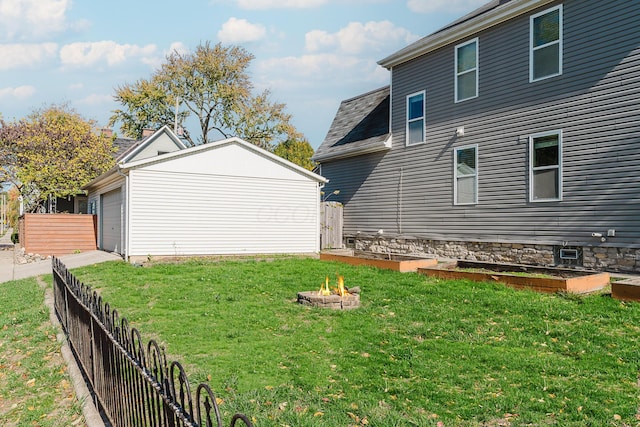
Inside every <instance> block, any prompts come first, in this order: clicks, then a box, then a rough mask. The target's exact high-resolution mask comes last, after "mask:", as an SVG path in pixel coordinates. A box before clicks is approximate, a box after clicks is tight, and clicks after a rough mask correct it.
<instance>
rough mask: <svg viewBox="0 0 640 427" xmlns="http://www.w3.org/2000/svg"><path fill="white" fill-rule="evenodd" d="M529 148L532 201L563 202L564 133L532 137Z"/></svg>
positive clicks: (557, 132)
mask: <svg viewBox="0 0 640 427" xmlns="http://www.w3.org/2000/svg"><path fill="white" fill-rule="evenodd" d="M529 146H530V159H529V164H530V165H531V167H530V174H529V182H530V186H531V189H530V200H531V201H532V202H545V201H554V200H562V132H560V131H553V132H546V133H541V134H537V135H532V136H531V138H530V144H529Z"/></svg>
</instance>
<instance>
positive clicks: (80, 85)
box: [69, 82, 84, 90]
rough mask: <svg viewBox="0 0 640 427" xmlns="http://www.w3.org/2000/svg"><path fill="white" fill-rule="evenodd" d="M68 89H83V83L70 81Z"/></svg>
mask: <svg viewBox="0 0 640 427" xmlns="http://www.w3.org/2000/svg"><path fill="white" fill-rule="evenodd" d="M69 89H71V90H80V89H84V83H81V82H80V83H72V84H70V85H69Z"/></svg>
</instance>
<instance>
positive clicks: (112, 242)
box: [100, 189, 122, 253]
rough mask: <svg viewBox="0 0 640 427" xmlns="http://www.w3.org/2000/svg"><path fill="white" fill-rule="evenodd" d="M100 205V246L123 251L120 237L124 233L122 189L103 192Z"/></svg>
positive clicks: (108, 249) (114, 250)
mask: <svg viewBox="0 0 640 427" xmlns="http://www.w3.org/2000/svg"><path fill="white" fill-rule="evenodd" d="M100 206H102V212H101V215H100V225H101V227H100V230H101V231H100V233H101V239H100V242H101V247H100V248H101V249H103V250H105V251H110V252H117V253H122V244H121V238H120V236H121V235H122V233H121V226H122V224H121V221H122V213H121V212H122V196H121V193H120V189H117V190H114V191H110V192H108V193H105V194H103V195H102V202H101V203H100Z"/></svg>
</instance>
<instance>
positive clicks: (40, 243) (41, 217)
mask: <svg viewBox="0 0 640 427" xmlns="http://www.w3.org/2000/svg"><path fill="white" fill-rule="evenodd" d="M18 230H19V237H18V238H19V239H20V244H21V245H22V247H23V248H24V250H25V251H26V252H30V253H37V254H40V255H65V254H71V253H74V252H77V251H80V252H84V251H94V250H96V247H97V246H96V216H95V215H86V214H24V215H23V216H22V217H20V223H19V228H18Z"/></svg>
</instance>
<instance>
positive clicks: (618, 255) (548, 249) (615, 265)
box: [349, 236, 640, 273]
mask: <svg viewBox="0 0 640 427" xmlns="http://www.w3.org/2000/svg"><path fill="white" fill-rule="evenodd" d="M349 240H353V245H352V246H354V249H355V250H356V251H368V252H376V253H396V254H411V255H417V256H429V257H436V258H446V259H459V260H469V261H485V262H494V263H509V264H529V265H541V266H547V267H552V266H557V265H563V264H562V263H556V259H555V257H554V246H553V245H533V244H520V243H498V242H456V241H445V240H428V239H401V238H377V237H360V236H357V237H353V238H351V237H349ZM581 248H582V265H581V266H580V267H582V268H586V269H592V270H602V271H604V270H606V271H618V272H621V273H640V249H632V248H612V247H591V246H582V247H581Z"/></svg>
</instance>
